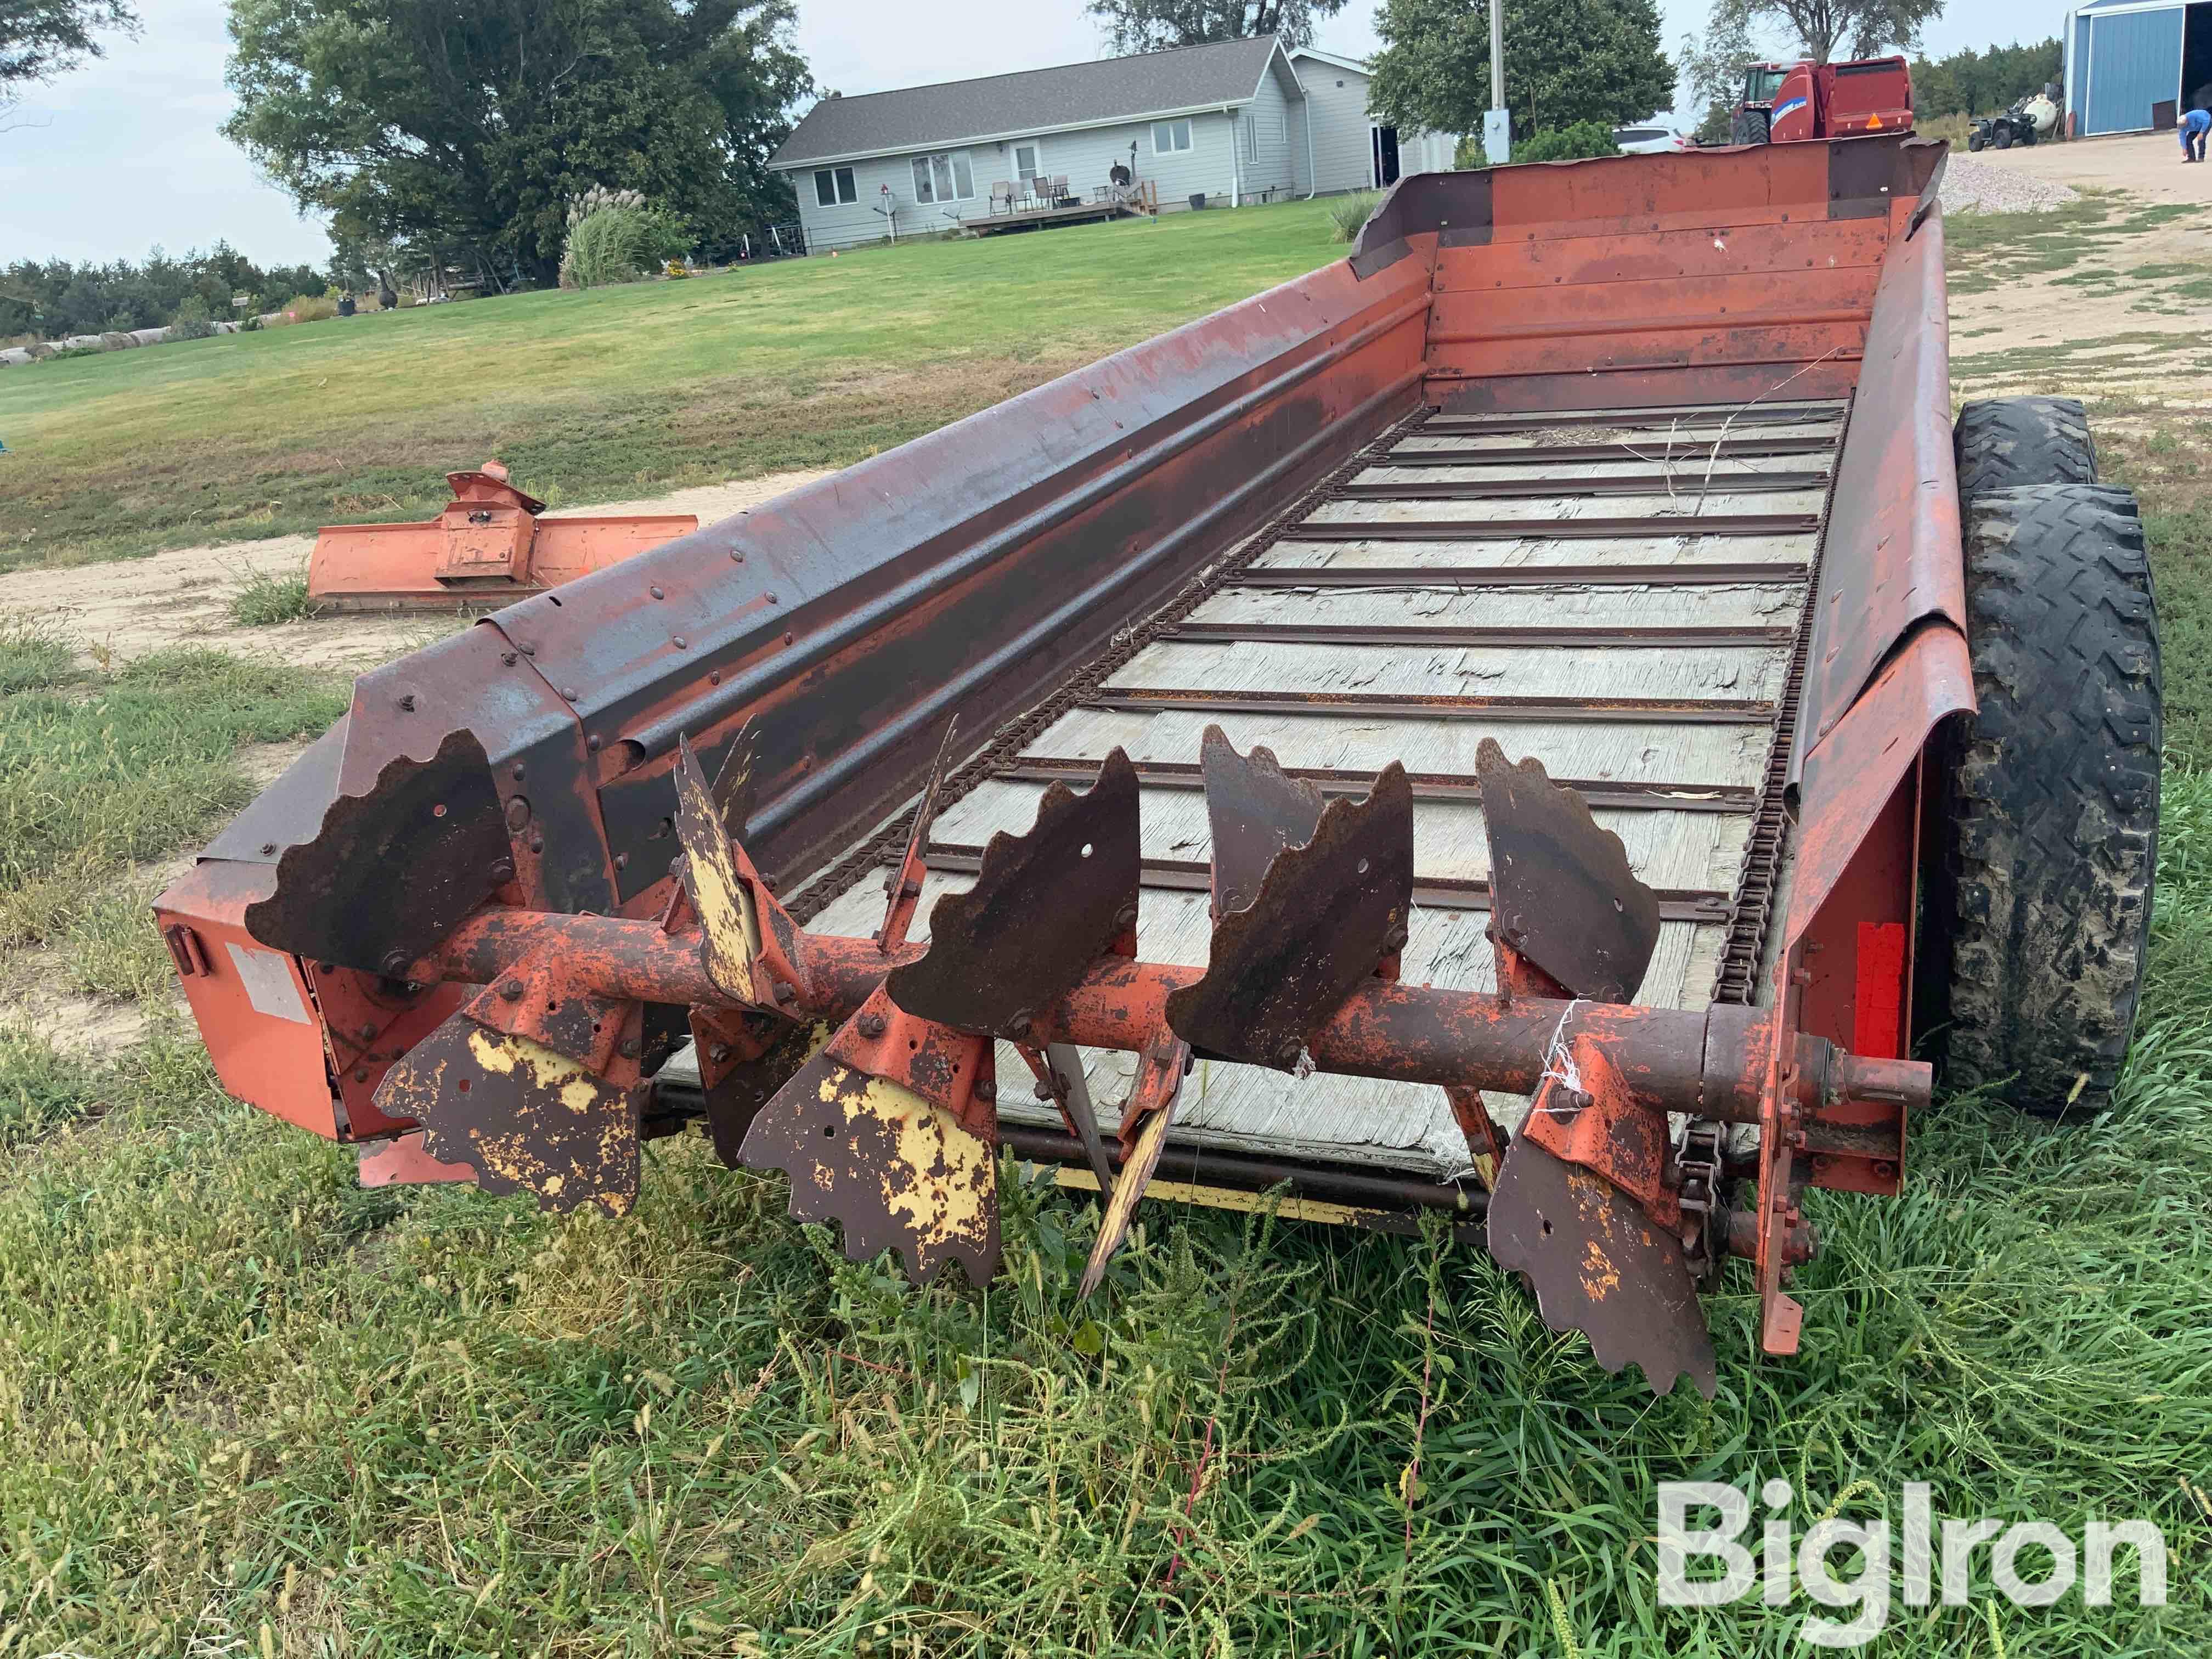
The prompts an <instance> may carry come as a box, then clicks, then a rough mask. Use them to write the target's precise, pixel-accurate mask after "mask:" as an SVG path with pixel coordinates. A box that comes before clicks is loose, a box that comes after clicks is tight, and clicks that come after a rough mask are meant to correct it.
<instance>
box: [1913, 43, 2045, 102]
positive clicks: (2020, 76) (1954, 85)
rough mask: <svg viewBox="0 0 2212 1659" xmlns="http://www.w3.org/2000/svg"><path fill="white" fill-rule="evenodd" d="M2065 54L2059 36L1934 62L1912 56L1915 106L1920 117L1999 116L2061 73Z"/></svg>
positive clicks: (1956, 54)
mask: <svg viewBox="0 0 2212 1659" xmlns="http://www.w3.org/2000/svg"><path fill="white" fill-rule="evenodd" d="M2064 59H2065V54H2064V52H2063V48H2062V47H2061V46H2060V45H2059V42H2058V38H2057V36H2056V35H2053V36H2052V37H2051V39H2049V40H2039V41H2036V42H2035V43H2034V44H2033V45H2032V46H2021V45H2018V44H2015V45H2013V46H1991V47H1990V49H1989V50H1988V51H1987V52H1976V51H1975V50H1974V49H1973V48H1972V46H1969V47H1967V48H1966V49H1965V50H1964V51H1961V52H1953V53H1952V54H1951V55H1950V56H1949V57H1948V58H1936V59H1935V60H1933V61H1932V62H1931V61H1930V60H1929V59H1928V58H1914V59H1913V60H1912V108H1913V112H1914V113H1915V114H1917V115H1923V116H1936V115H1994V114H1996V112H1998V111H1999V110H2002V109H2004V108H2006V107H2008V106H2009V105H2010V104H2011V103H2012V101H2013V100H2015V99H2016V98H2025V97H2027V95H2028V94H2031V93H2035V92H2040V91H2042V90H2043V87H2044V83H2045V82H2048V81H2056V80H2057V79H2058V77H2059V74H2060V71H2061V66H2062V65H2063V63H2064Z"/></svg>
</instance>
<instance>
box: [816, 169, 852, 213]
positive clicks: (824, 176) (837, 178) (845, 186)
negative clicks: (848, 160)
mask: <svg viewBox="0 0 2212 1659" xmlns="http://www.w3.org/2000/svg"><path fill="white" fill-rule="evenodd" d="M858 194H859V192H858V191H855V190H854V188H853V169H852V168H850V167H823V168H822V169H821V170H820V171H819V172H817V173H815V175H814V204H815V205H816V206H817V207H836V205H838V204H840V203H841V202H850V201H852V200H853V199H854V197H855V196H857V195H858Z"/></svg>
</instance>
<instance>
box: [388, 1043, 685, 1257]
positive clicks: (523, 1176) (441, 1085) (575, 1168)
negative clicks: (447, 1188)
mask: <svg viewBox="0 0 2212 1659" xmlns="http://www.w3.org/2000/svg"><path fill="white" fill-rule="evenodd" d="M640 1101H641V1090H639V1089H638V1088H637V1087H636V1086H635V1085H630V1086H624V1085H623V1084H622V1083H619V1082H617V1081H616V1080H614V1079H610V1078H607V1077H604V1076H601V1075H599V1073H594V1072H593V1071H592V1070H591V1069H590V1068H589V1067H588V1066H586V1065H585V1064H584V1062H583V1061H581V1060H576V1059H574V1058H573V1057H571V1056H570V1055H568V1054H562V1053H560V1052H559V1051H558V1050H556V1049H554V1048H548V1047H547V1046H546V1045H545V1044H544V1043H543V1042H538V1041H536V1040H535V1039H533V1038H531V1037H526V1036H516V1035H513V1034H512V1033H508V1032H504V1031H500V1030H494V1029H492V1028H491V1027H490V1026H488V1025H485V1024H483V1023H481V1022H480V1021H478V1020H477V1019H475V1018H471V1016H470V1013H469V1012H468V1011H467V1010H466V1009H464V1010H463V1011H462V1012H459V1013H457V1014H454V1015H453V1016H451V1017H450V1018H447V1021H446V1023H445V1024H442V1025H441V1026H440V1027H439V1028H438V1029H437V1030H435V1031H433V1032H432V1033H431V1034H430V1035H429V1036H428V1037H426V1038H424V1039H423V1040H422V1042H418V1043H416V1045H415V1046H414V1048H410V1049H409V1050H408V1052H407V1054H406V1055H405V1057H404V1058H403V1059H402V1060H400V1061H399V1062H398V1064H397V1065H396V1066H393V1067H392V1069H391V1070H390V1071H389V1072H387V1073H385V1075H384V1081H383V1082H382V1083H380V1084H379V1085H377V1090H376V1104H377V1108H378V1109H379V1110H380V1111H382V1112H385V1113H386V1114H387V1115H391V1116H393V1117H411V1118H414V1119H416V1120H417V1121H419V1122H420V1123H421V1124H422V1131H423V1150H424V1151H425V1152H427V1153H428V1155H429V1156H430V1157H431V1158H435V1159H438V1160H440V1161H441V1162H443V1163H447V1164H467V1165H468V1166H469V1167H470V1168H471V1169H472V1170H475V1171H476V1176H477V1185H478V1186H479V1187H482V1188H483V1189H484V1190H485V1191H486V1192H490V1193H528V1194H531V1195H532V1197H534V1198H535V1199H537V1200H538V1206H539V1207H540V1208H541V1209H547V1210H562V1211H564V1210H574V1209H578V1208H580V1207H581V1206H584V1205H586V1204H597V1205H598V1206H599V1207H600V1208H601V1209H603V1210H605V1212H607V1213H608V1214H609V1215H626V1214H628V1213H629V1209H630V1206H632V1205H633V1204H635V1202H636V1201H637V1170H638V1133H637V1126H638V1109H639V1104H640Z"/></svg>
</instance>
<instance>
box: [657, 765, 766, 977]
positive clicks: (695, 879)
mask: <svg viewBox="0 0 2212 1659" xmlns="http://www.w3.org/2000/svg"><path fill="white" fill-rule="evenodd" d="M676 837H677V839H678V841H679V842H682V843H683V847H684V889H685V890H686V891H687V892H688V893H689V894H690V897H691V908H693V909H694V910H696V911H697V912H698V914H699V926H700V931H701V933H702V942H701V945H700V951H701V953H702V956H703V957H704V958H705V961H706V964H707V977H708V978H709V979H711V980H713V981H714V985H715V987H716V988H717V989H718V990H720V991H721V992H722V993H723V994H725V995H726V996H729V997H732V998H734V999H735V1000H738V1001H739V1002H744V1003H750V1004H753V1005H755V1006H757V1005H758V1004H759V1003H760V1001H761V1000H762V999H761V998H760V997H759V996H758V995H757V994H755V992H754V988H753V962H754V959H755V958H756V957H758V956H759V955H760V948H761V930H760V912H759V909H758V908H757V906H756V905H755V904H754V902H753V896H752V893H751V892H750V890H749V889H748V888H747V887H746V886H745V884H744V878H742V877H740V876H739V874H738V860H737V855H736V854H734V853H733V852H732V850H731V846H730V836H729V831H728V830H727V829H725V828H724V827H723V823H722V812H721V808H720V806H719V805H716V803H715V800H714V791H713V789H712V788H711V787H709V786H708V782H707V775H706V773H705V772H703V771H702V770H701V769H700V766H699V757H698V756H697V755H696V754H695V753H693V752H692V749H691V740H690V738H687V737H684V736H681V735H679V736H678V738H677V739H676ZM769 1006H770V1007H774V1006H775V995H774V993H773V992H771V993H770V994H769Z"/></svg>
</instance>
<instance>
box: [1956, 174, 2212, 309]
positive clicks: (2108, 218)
mask: <svg viewBox="0 0 2212 1659" xmlns="http://www.w3.org/2000/svg"><path fill="white" fill-rule="evenodd" d="M2201 211H2202V210H2200V209H2199V208H2197V207H2196V206H2194V205H2192V204H2188V203H2162V204H2157V205H2153V206H2145V205H2142V204H2137V203H2134V202H2131V201H2130V200H2129V198H2127V197H2124V196H2121V195H2118V193H2116V192H2112V191H2083V192H2082V193H2081V196H2080V197H2078V198H2077V199H2076V200H2075V201H2071V202H2068V203H2066V204H2063V206H2060V207H2056V208H2052V209H2051V210H2049V211H2047V212H2043V213H1981V212H1965V213H1954V214H1948V215H1946V216H1945V217H1944V221H1943V245H1944V251H1945V254H1946V256H1947V260H1948V266H1949V272H1950V288H1951V292H1952V294H1953V295H1969V294H1985V293H1989V292H1991V291H1993V290H1995V289H2002V288H2004V287H2006V286H2007V285H2008V284H2010V283H2016V282H2018V281H2019V280H2020V279H2021V277H2023V276H2037V275H2047V274H2049V273H2051V272H2055V271H2075V267H2076V266H2077V265H2079V264H2081V262H2082V261H2083V260H2084V259H2087V258H2092V257H2094V258H2110V257H2112V255H2113V254H2114V252H2115V245H2116V244H2118V243H2120V242H2123V241H2124V240H2125V239H2126V238H2128V237H2130V236H2133V235H2136V234H2141V233H2142V232H2144V231H2148V230H2154V229H2156V228H2158V227H2160V226H2161V225H2165V224H2171V223H2172V222H2176V221H2178V220H2184V219H2188V218H2191V217H2192V216H2195V215H2197V214H2198V213H2199V212H2201ZM2167 274H2169V275H2172V276H2186V275H2187V274H2188V273H2187V272H2185V271H2182V270H2175V271H2172V272H2170V273H2167ZM2061 280H2062V281H2073V282H2085V283H2087V282H2095V283H2118V280H2119V279H2118V276H2116V275H2115V274H2114V273H2112V271H2109V270H2096V271H2095V272H2094V274H2092V273H2091V272H2090V271H2087V270H2084V271H2079V272H2075V275H2074V276H2070V277H2064V278H2061Z"/></svg>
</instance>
